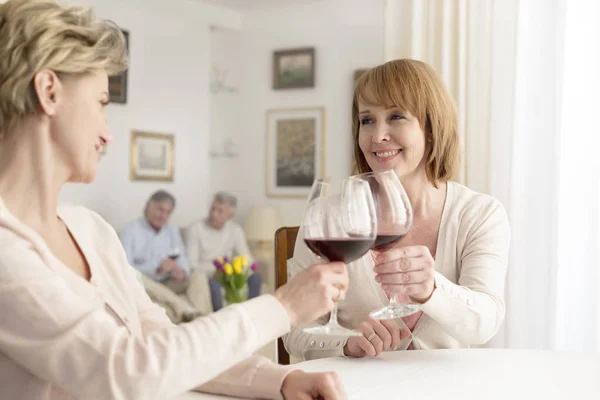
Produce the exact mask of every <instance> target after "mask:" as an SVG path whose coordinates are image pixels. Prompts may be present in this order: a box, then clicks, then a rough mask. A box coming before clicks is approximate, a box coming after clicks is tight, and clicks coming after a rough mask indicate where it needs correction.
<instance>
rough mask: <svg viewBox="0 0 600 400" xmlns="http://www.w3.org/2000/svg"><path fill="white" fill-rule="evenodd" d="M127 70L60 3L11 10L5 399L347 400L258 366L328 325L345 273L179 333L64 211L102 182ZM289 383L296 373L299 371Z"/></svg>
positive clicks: (100, 232) (0, 132) (1, 275)
mask: <svg viewBox="0 0 600 400" xmlns="http://www.w3.org/2000/svg"><path fill="white" fill-rule="evenodd" d="M125 67H126V50H125V42H124V38H123V36H122V34H121V32H120V30H119V29H118V28H117V27H116V26H114V25H112V24H109V23H107V22H104V21H100V20H96V19H94V18H93V16H92V14H91V12H90V11H89V10H86V9H83V8H80V7H63V6H59V5H57V4H56V3H55V2H54V1H46V0H11V1H9V2H7V3H5V4H0V243H1V244H2V250H1V252H0V310H1V312H0V387H1V388H2V397H3V398H7V399H67V398H69V399H71V398H83V399H150V398H156V399H166V398H172V397H174V396H176V395H178V394H181V393H183V392H185V391H188V390H191V389H195V388H196V389H197V388H199V389H200V390H205V391H209V392H215V393H223V394H229V395H237V396H249V397H262V398H281V397H282V396H283V397H285V398H286V399H300V398H302V399H304V398H306V396H309V397H310V396H321V397H324V398H326V399H334V398H339V397H342V396H343V392H342V390H341V388H340V385H339V382H338V381H337V378H336V376H335V375H332V374H306V373H304V372H300V371H291V370H287V369H283V367H279V366H277V365H273V364H271V363H269V362H268V361H266V360H265V359H260V358H251V359H248V360H247V361H244V362H242V363H241V364H238V365H236V363H239V362H241V361H243V360H244V359H246V358H247V357H249V356H250V355H251V354H252V353H253V352H255V351H256V350H258V349H259V348H260V347H261V346H263V345H265V344H266V343H268V342H270V341H272V340H274V339H275V338H277V337H278V336H280V335H282V334H284V333H285V332H287V331H288V330H289V329H290V326H293V325H296V324H300V323H306V322H307V321H310V320H313V319H315V318H317V316H319V315H321V314H325V313H327V312H328V311H329V310H330V309H331V308H332V307H333V304H334V301H335V300H337V298H338V297H339V296H340V294H341V295H343V293H344V291H345V287H346V285H347V273H346V269H345V266H344V265H342V264H339V263H338V264H331V265H328V266H317V267H315V268H312V269H311V270H309V271H307V272H306V273H304V274H301V275H299V276H298V277H297V278H295V279H293V280H291V281H290V283H289V284H288V285H286V286H284V287H282V288H280V289H279V290H278V291H277V293H276V294H275V296H261V297H258V298H256V299H253V300H251V301H248V302H246V303H245V304H241V305H235V306H231V307H228V308H227V309H224V310H222V311H221V312H219V313H216V314H213V315H211V316H209V317H206V318H199V319H196V320H194V321H192V322H190V323H187V324H183V325H179V326H174V325H172V324H171V323H170V321H169V319H168V318H167V316H166V315H165V312H164V311H163V310H162V309H161V308H159V307H158V306H156V305H154V304H153V303H152V302H151V301H150V300H149V298H148V297H147V296H146V294H145V293H144V290H143V288H142V287H141V285H140V284H139V283H138V280H137V279H136V277H135V275H134V270H133V268H132V267H130V266H129V265H128V263H127V257H126V255H125V252H124V251H123V248H122V246H121V244H120V242H119V238H118V237H117V235H116V233H115V232H114V230H113V229H112V228H111V227H110V226H109V225H108V224H107V223H106V222H105V221H103V220H102V218H100V217H99V216H98V215H97V214H95V213H93V212H91V211H89V210H87V209H85V208H82V207H77V206H58V204H57V196H58V193H59V191H60V189H61V187H62V186H63V185H64V184H65V183H67V182H82V183H89V182H92V181H93V180H94V177H95V175H96V166H97V163H98V160H100V151H101V149H102V148H103V147H104V146H106V145H108V144H109V143H110V142H111V140H112V137H111V135H110V132H109V130H108V127H107V124H106V121H105V119H104V108H105V106H106V105H107V104H108V75H111V74H115V73H118V72H120V71H122V70H123V69H124V68H125ZM290 371H291V372H290Z"/></svg>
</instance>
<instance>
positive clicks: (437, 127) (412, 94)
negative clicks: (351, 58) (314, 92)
mask: <svg viewBox="0 0 600 400" xmlns="http://www.w3.org/2000/svg"><path fill="white" fill-rule="evenodd" d="M359 101H360V102H362V103H366V104H377V105H383V106H386V107H388V106H395V107H398V108H400V109H401V110H404V111H408V112H409V113H411V114H412V115H413V116H415V118H417V120H418V121H419V124H420V126H421V129H423V132H424V133H425V139H426V140H427V142H429V144H430V146H429V152H428V153H427V154H425V157H426V160H427V164H426V168H425V169H426V173H427V179H428V180H429V181H430V182H431V183H432V184H433V185H434V186H436V187H437V184H438V182H446V181H448V180H450V179H451V178H452V176H453V175H454V173H455V172H456V170H457V169H458V165H459V159H460V148H459V142H458V141H459V138H458V111H457V109H456V104H455V103H454V101H453V100H452V97H451V96H450V93H449V92H448V90H447V88H446V86H445V85H444V83H443V82H442V80H441V79H440V77H439V76H438V75H437V74H436V72H435V71H434V70H433V68H431V67H430V66H429V65H427V64H425V63H424V62H421V61H416V60H409V59H402V60H394V61H390V62H387V63H385V64H383V65H380V66H378V67H375V68H373V69H371V70H369V71H367V72H366V73H364V74H363V75H362V76H361V77H360V78H359V79H358V81H357V82H356V87H355V89H354V99H353V102H352V133H353V139H354V163H355V169H356V170H357V171H358V172H359V173H365V172H370V171H371V168H370V167H369V164H368V163H367V161H366V159H365V156H364V154H363V153H362V151H361V149H360V147H359V145H358V132H359V128H360V121H359V116H358V111H359V110H358V102H359Z"/></svg>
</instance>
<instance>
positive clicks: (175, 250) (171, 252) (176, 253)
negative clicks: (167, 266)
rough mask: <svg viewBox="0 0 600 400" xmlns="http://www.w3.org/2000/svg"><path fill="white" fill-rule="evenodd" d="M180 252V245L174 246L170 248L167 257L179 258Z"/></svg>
mask: <svg viewBox="0 0 600 400" xmlns="http://www.w3.org/2000/svg"><path fill="white" fill-rule="evenodd" d="M180 254H181V253H180V251H179V247H173V248H172V249H171V250H169V253H167V257H169V258H170V259H171V260H177V258H178V257H179V255H180Z"/></svg>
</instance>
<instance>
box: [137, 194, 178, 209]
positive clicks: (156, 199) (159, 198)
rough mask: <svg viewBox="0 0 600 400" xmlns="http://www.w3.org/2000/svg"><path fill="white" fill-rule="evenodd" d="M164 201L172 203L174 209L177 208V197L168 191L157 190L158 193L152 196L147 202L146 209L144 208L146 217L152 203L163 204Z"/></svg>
mask: <svg viewBox="0 0 600 400" xmlns="http://www.w3.org/2000/svg"><path fill="white" fill-rule="evenodd" d="M163 201H170V202H171V204H173V208H175V204H176V201H175V197H173V195H172V194H171V193H169V192H167V191H166V190H157V191H156V192H154V193H152V196H150V198H149V199H148V201H147V202H146V207H144V215H146V213H147V212H148V206H149V205H150V203H162V202H163Z"/></svg>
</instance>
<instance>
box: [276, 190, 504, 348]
mask: <svg viewBox="0 0 600 400" xmlns="http://www.w3.org/2000/svg"><path fill="white" fill-rule="evenodd" d="M509 243H510V227H509V223H508V217H507V215H506V212H505V210H504V208H503V207H502V205H501V204H500V202H498V201H497V200H496V199H494V198H493V197H491V196H488V195H485V194H480V193H476V192H474V191H472V190H470V189H468V188H466V187H465V186H462V185H459V184H458V183H454V182H449V183H448V186H447V195H446V202H445V204H444V210H443V213H442V220H441V224H440V230H439V234H438V243H437V249H436V258H435V265H434V268H435V271H436V272H435V284H436V289H435V290H434V292H433V295H432V296H431V298H430V299H429V300H428V301H427V302H426V303H424V304H423V306H422V310H423V315H422V317H421V318H420V319H419V321H418V323H417V325H416V326H415V329H414V331H413V335H412V339H413V346H414V348H415V349H447V348H456V347H470V345H474V344H483V343H485V342H487V341H488V340H490V339H491V338H492V337H493V336H494V334H495V333H496V332H497V331H498V329H499V327H500V324H501V323H502V320H503V319H504V312H505V306H504V281H505V276H506V269H507V264H508V251H509ZM316 262H317V259H316V257H315V256H314V254H313V253H312V252H311V251H310V250H309V249H308V247H307V246H306V244H305V243H304V240H303V238H302V234H301V233H300V235H298V239H297V241H296V247H295V250H294V259H293V260H292V262H291V263H290V266H291V269H292V270H291V273H292V275H295V274H296V273H297V272H298V271H299V270H301V269H302V268H305V267H307V266H309V265H312V264H314V263H316ZM348 271H349V274H350V286H349V289H348V292H347V294H346V300H345V301H343V302H341V303H340V304H339V313H338V318H339V322H340V324H342V325H344V326H346V327H348V328H350V329H355V328H358V326H359V325H360V323H361V322H363V321H364V320H365V319H366V318H367V317H368V314H369V312H370V311H373V310H375V309H377V308H380V307H382V306H384V305H386V304H387V303H388V300H387V297H386V295H385V293H384V291H383V290H382V289H381V286H380V285H379V283H377V282H376V281H375V273H374V272H373V260H372V258H371V257H370V256H369V254H367V255H365V256H364V257H362V258H360V259H359V260H357V261H355V262H353V263H351V264H350V265H349V266H348ZM324 322H325V319H323V320H321V321H319V323H324ZM397 323H398V324H399V326H401V327H402V328H406V325H405V324H404V322H402V320H400V319H399V320H397ZM303 328H304V327H303V326H298V327H296V328H295V329H293V330H292V331H291V332H290V333H289V334H288V335H286V336H285V338H284V341H285V346H286V348H287V350H288V352H290V354H292V355H294V356H295V357H298V358H301V359H314V358H323V357H331V356H336V355H343V346H344V345H345V343H346V340H344V339H343V338H337V337H327V336H314V335H310V334H306V333H303V332H302V329H303ZM410 339H411V338H408V339H407V340H405V341H404V343H403V344H401V346H400V347H399V349H400V350H405V349H406V348H407V347H408V345H409V343H410Z"/></svg>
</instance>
